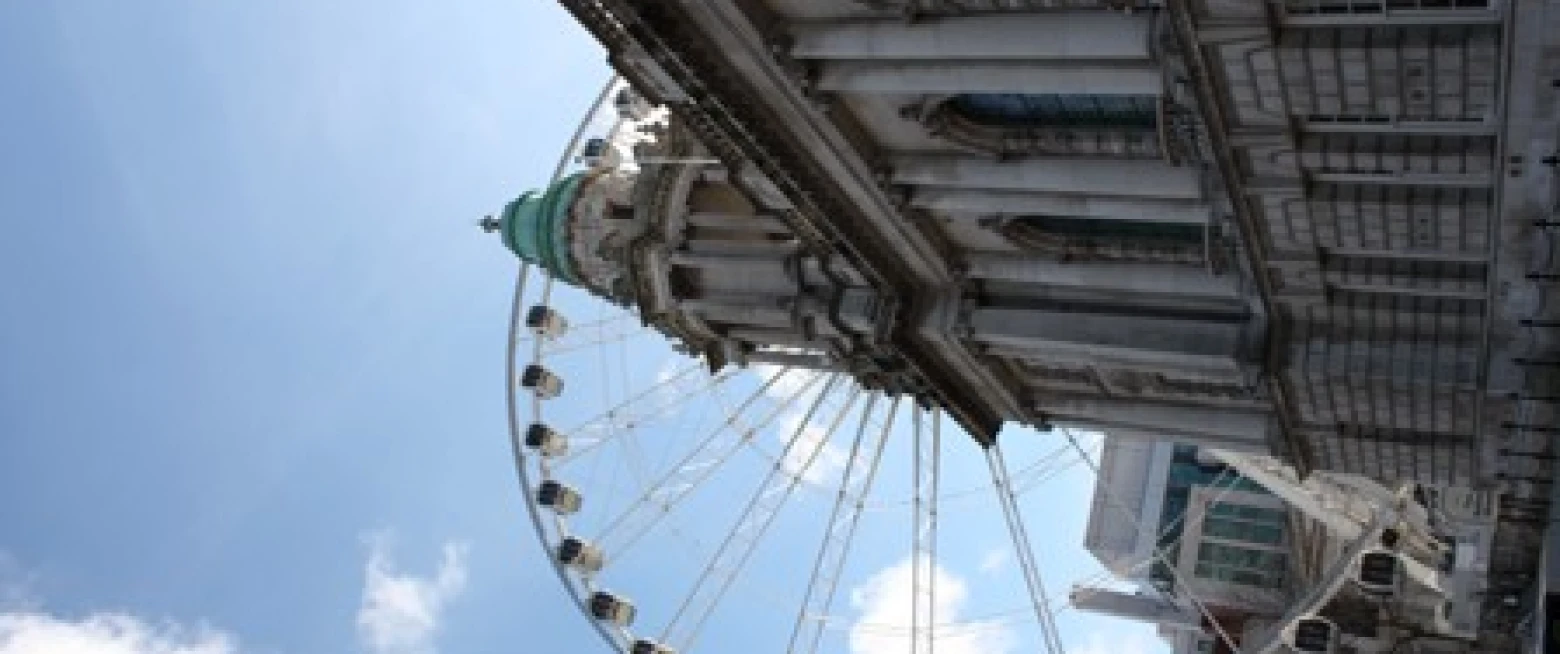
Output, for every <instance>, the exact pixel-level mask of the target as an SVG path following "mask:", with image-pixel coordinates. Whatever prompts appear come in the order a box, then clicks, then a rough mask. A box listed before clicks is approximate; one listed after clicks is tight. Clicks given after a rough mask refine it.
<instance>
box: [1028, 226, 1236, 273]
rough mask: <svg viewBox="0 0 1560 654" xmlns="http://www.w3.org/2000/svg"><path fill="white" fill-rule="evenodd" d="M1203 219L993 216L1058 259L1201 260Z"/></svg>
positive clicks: (1035, 248)
mask: <svg viewBox="0 0 1560 654" xmlns="http://www.w3.org/2000/svg"><path fill="white" fill-rule="evenodd" d="M1204 229H1205V226H1204V225H1199V224H1193V223H1152V222H1144V221H1132V220H1112V219H1098V218H1072V217H1062V216H1016V217H1012V218H1008V219H1005V220H1001V221H999V222H998V232H999V233H1001V234H1002V235H1003V236H1004V237H1006V238H1007V239H1008V240H1009V241H1011V242H1012V243H1013V244H1014V245H1017V246H1018V247H1021V248H1024V249H1026V250H1031V251H1034V252H1040V253H1045V254H1051V255H1055V256H1057V257H1059V258H1061V259H1062V260H1064V261H1154V262H1161V263H1182V264H1193V265H1204V264H1205V263H1206V262H1205V260H1204V256H1203V255H1204V251H1205V248H1204V247H1203V245H1204V240H1205V239H1206V238H1208V237H1207V236H1205V235H1204Z"/></svg>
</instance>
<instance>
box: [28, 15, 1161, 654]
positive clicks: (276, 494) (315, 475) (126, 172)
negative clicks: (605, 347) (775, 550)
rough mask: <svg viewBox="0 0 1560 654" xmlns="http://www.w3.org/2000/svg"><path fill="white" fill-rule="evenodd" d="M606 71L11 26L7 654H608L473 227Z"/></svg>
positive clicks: (536, 26)
mask: <svg viewBox="0 0 1560 654" xmlns="http://www.w3.org/2000/svg"><path fill="white" fill-rule="evenodd" d="M447 5H448V6H447ZM603 59H604V57H603V55H602V53H601V52H600V51H599V49H598V48H597V47H596V46H595V44H594V43H593V42H591V41H590V40H589V38H588V37H587V36H586V34H585V33H584V32H583V31H582V30H580V29H578V28H577V26H576V25H575V24H574V23H573V22H572V20H571V19H570V18H569V17H568V16H567V15H566V14H565V13H564V12H563V11H562V10H561V9H558V8H557V7H556V6H555V5H553V4H552V3H550V2H535V1H531V0H524V1H522V0H493V1H481V0H471V1H468V2H462V3H429V2H416V1H411V0H376V1H375V2H360V1H356V0H353V1H347V0H340V1H336V2H328V3H326V2H313V1H302V0H288V1H281V0H278V1H276V2H264V3H257V2H207V1H199V0H189V1H186V2H176V1H165V0H145V1H141V2H135V3H127V2H111V1H108V0H74V1H71V2H57V3H44V2H11V3H0V120H3V123H4V128H3V129H0V216H3V217H4V224H5V225H6V228H7V229H6V235H5V237H4V238H0V278H3V279H5V280H6V281H5V282H4V283H0V312H3V319H0V498H3V499H0V525H5V527H4V528H3V529H0V653H3V654H15V653H18V652H29V653H30V652H32V651H39V650H38V649H37V648H38V647H50V648H53V650H52V651H58V652H74V651H81V652H99V651H110V650H104V649H102V647H98V645H102V644H103V643H108V642H111V641H112V642H114V643H118V644H121V645H122V644H124V643H132V644H133V643H136V642H139V643H140V645H137V647H139V649H135V648H132V649H123V650H111V651H114V652H121V651H122V652H125V653H127V654H143V653H144V652H167V653H169V654H171V653H173V652H180V653H181V654H183V653H185V652H189V653H193V652H196V651H200V652H202V654H205V653H206V652H228V651H243V652H284V653H300V654H301V653H313V652H321V653H323V652H356V651H364V652H373V653H374V654H402V653H418V652H430V653H431V652H433V651H437V652H445V653H451V652H503V651H513V652H586V651H599V649H600V648H599V643H598V641H597V640H596V639H595V635H594V633H593V632H592V631H591V629H590V628H589V626H588V625H587V624H586V623H585V621H584V620H583V619H582V618H581V617H579V616H578V615H577V614H576V613H575V612H574V611H573V610H572V609H571V608H568V607H567V605H566V604H564V603H563V602H562V601H561V597H562V595H561V592H560V589H559V588H558V587H557V583H556V579H555V578H554V577H553V576H552V575H551V573H550V572H548V571H547V570H546V569H544V568H543V567H542V566H541V565H540V556H541V553H540V550H539V549H538V548H537V546H536V545H535V544H534V543H533V535H532V534H531V532H530V529H529V526H528V525H527V524H526V523H525V522H524V520H523V514H522V512H521V510H520V508H521V507H520V505H519V503H518V499H517V497H516V490H515V481H514V474H513V470H512V467H511V464H510V461H509V460H508V458H507V444H506V441H505V436H504V434H505V417H504V413H503V402H502V392H501V389H502V386H501V382H502V378H503V361H502V357H501V354H502V348H503V341H504V337H505V329H506V320H507V312H508V299H509V293H510V289H511V283H512V276H513V272H514V264H513V261H512V260H511V259H510V258H509V256H508V255H507V253H506V252H505V251H504V250H502V249H501V248H499V247H497V245H496V244H495V243H494V242H493V241H492V240H491V239H489V238H484V237H483V236H482V235H481V234H479V233H478V232H477V231H476V230H475V229H474V227H473V225H472V223H473V221H474V220H475V219H476V218H478V217H480V216H481V215H483V214H485V213H488V212H490V211H492V210H494V209H495V208H497V207H498V206H500V205H501V204H502V203H503V202H505V201H507V200H508V199H509V198H511V197H513V196H514V195H516V194H517V193H518V192H520V191H522V190H525V189H527V188H530V187H534V186H536V185H538V184H540V183H542V182H544V181H545V180H546V176H547V174H548V172H549V171H550V169H551V167H552V165H553V162H554V159H555V157H556V153H557V152H558V151H559V150H560V148H561V147H562V146H563V142H564V140H565V139H566V138H567V136H568V132H569V130H570V129H572V127H573V124H574V122H575V121H576V120H577V119H578V116H579V115H580V112H581V111H582V110H583V109H584V107H585V105H586V104H587V103H588V102H589V100H590V98H591V97H592V96H593V95H594V94H595V92H596V91H597V89H598V88H599V86H600V84H601V83H602V81H603V80H604V79H605V77H606V75H607V70H606V67H605V65H604V63H603ZM568 301H569V302H579V300H578V299H569V300H568ZM636 356H638V353H636ZM657 356H659V355H657ZM657 361H658V360H657ZM636 363H637V362H636ZM1086 484H1087V480H1083V481H1079V482H1076V483H1074V484H1073V486H1075V487H1076V488H1075V490H1079V489H1083V488H1086ZM1079 492H1081V490H1079ZM1079 510H1081V507H1079ZM1077 518H1078V516H1077V515H1074V516H1073V517H1072V519H1073V521H1074V522H1076V521H1077ZM1063 545H1065V547H1067V548H1070V549H1072V550H1078V549H1079V548H1078V547H1077V545H1076V542H1073V543H1065V544H1057V546H1058V547H1062V546H1063ZM887 547H888V546H886V545H885V548H887ZM887 552H888V550H887V549H885V555H884V557H883V558H885V560H892V559H893V558H894V557H893V556H890V555H889V554H888V553H887ZM1078 565H1080V566H1081V565H1083V564H1081V563H1080V564H1078ZM1053 581H1059V580H1053ZM972 583H973V582H972ZM1090 629H1091V627H1089V626H1087V625H1084V626H1081V627H1080V630H1079V631H1078V632H1077V633H1079V634H1081V635H1080V636H1079V638H1085V637H1089V636H1088V635H1089V634H1091V633H1093V632H1091V631H1090ZM29 630H30V631H29ZM137 630H139V631H137ZM176 632H177V633H176ZM18 634H22V635H23V636H26V637H27V638H34V639H38V638H51V637H54V638H76V640H73V641H72V640H53V641H50V640H26V639H23V638H22V636H19V635H18ZM40 634H41V635H40ZM51 634H52V635H51ZM105 634H107V635H106V636H105ZM727 634H728V636H729V637H732V638H738V639H740V637H741V634H740V629H736V630H731V629H728V630H727ZM7 638H11V640H10V641H7V640H6V639H7ZM93 638H99V639H98V640H93ZM105 638H106V639H107V640H104V639H105ZM223 639H226V641H223ZM1096 640H1097V639H1096ZM219 641H223V642H226V643H228V644H227V645H223V646H222V647H225V649H223V648H218V647H217V646H218V645H221V644H222V643H221V642H219ZM733 642H736V641H733ZM1091 642H1093V641H1091ZM1134 642H1138V641H1134ZM39 643H44V645H40V644H39ZM62 643H65V644H73V646H79V647H82V648H83V649H79V650H69V649H66V648H65V647H66V646H65V645H64V644H62ZM202 643H204V644H206V645H211V646H212V647H213V648H215V649H208V650H199V649H196V648H193V647H186V648H185V649H183V650H180V649H176V648H174V646H175V645H180V644H182V645H191V644H195V645H199V644H202ZM159 644H161V645H167V646H168V649H165V650H157V649H155V648H153V646H156V645H159ZM1080 644H1082V641H1080ZM1139 645H1141V642H1139ZM729 646H730V643H727V644H726V646H725V647H723V646H721V645H720V644H719V641H716V642H715V643H712V644H711V647H712V649H711V650H707V651H734V650H731V649H726V647H729ZM94 647H96V648H95V649H94ZM127 647H128V646H127ZM1096 649H1099V648H1096Z"/></svg>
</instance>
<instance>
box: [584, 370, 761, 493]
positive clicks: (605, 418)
mask: <svg viewBox="0 0 1560 654" xmlns="http://www.w3.org/2000/svg"><path fill="white" fill-rule="evenodd" d="M703 369H704V363H703V362H701V361H695V362H693V363H691V364H689V365H687V366H684V367H682V368H680V369H678V370H677V371H676V372H674V373H672V374H671V376H669V377H667V378H666V379H663V380H660V381H658V382H657V383H655V384H653V385H651V386H649V387H647V388H645V389H644V390H642V391H640V392H638V393H636V394H634V395H633V396H632V397H629V398H627V399H624V400H623V401H622V402H619V403H618V404H616V405H614V406H613V407H612V408H610V409H607V410H606V411H602V412H601V413H598V414H596V416H595V417H592V418H590V419H589V420H586V421H585V422H584V423H581V424H580V425H579V426H577V427H575V428H573V429H570V430H569V431H567V432H564V433H565V434H566V435H567V436H568V437H569V439H570V442H571V444H573V445H574V447H573V448H572V449H571V450H570V451H569V453H567V454H564V455H563V456H560V457H558V459H557V460H556V461H555V462H554V463H553V465H556V466H560V467H561V466H566V465H568V464H569V463H571V462H573V461H576V460H578V459H580V458H582V457H584V456H585V455H587V454H589V453H591V452H592V451H593V450H595V449H596V448H597V447H600V446H601V445H602V444H603V443H604V442H606V441H608V440H611V439H612V438H615V437H617V436H621V435H623V434H626V433H628V432H631V431H633V430H634V429H635V428H636V427H638V426H639V425H641V424H644V423H646V422H650V421H653V420H655V419H657V418H659V417H661V416H664V415H666V414H668V413H672V412H674V411H676V410H677V409H680V408H682V407H684V406H686V405H687V402H688V398H689V397H692V396H695V395H699V394H702V393H705V392H707V391H709V390H710V389H712V388H715V387H717V386H719V385H721V384H723V383H725V382H726V381H728V380H730V379H731V378H732V377H733V376H734V372H733V371H731V370H722V371H720V372H718V373H715V374H714V375H711V376H709V377H707V378H700V377H698V376H697V375H694V374H693V373H695V372H698V371H701V370H703ZM684 385H691V387H689V388H683V386H684ZM601 431H605V432H606V433H605V434H599V432H601Z"/></svg>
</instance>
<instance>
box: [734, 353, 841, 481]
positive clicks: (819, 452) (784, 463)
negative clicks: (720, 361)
mask: <svg viewBox="0 0 1560 654" xmlns="http://www.w3.org/2000/svg"><path fill="white" fill-rule="evenodd" d="M753 368H754V370H755V371H756V372H758V374H759V376H760V377H761V378H762V379H763V380H764V381H766V382H768V381H770V380H774V383H772V384H770V385H769V386H768V388H767V389H765V391H764V394H765V395H767V396H769V397H770V399H772V400H774V401H777V402H789V403H790V404H789V406H787V407H786V409H785V410H784V411H782V412H781V414H780V416H779V420H778V421H777V422H776V424H777V425H778V428H777V429H776V430H775V438H776V439H777V440H779V441H780V444H781V445H785V444H786V443H787V441H788V440H789V439H792V438H793V437H794V438H795V444H794V445H792V446H791V448H790V449H789V450H787V451H786V452H785V454H784V456H782V457H781V459H780V468H781V470H783V471H784V472H785V473H786V474H787V475H790V476H792V477H801V479H802V481H805V482H807V483H810V484H821V483H824V482H826V481H829V480H830V479H832V478H834V477H836V476H838V475H839V474H840V472H841V471H843V470H844V469H845V462H846V460H847V459H848V457H847V456H846V454H845V450H844V449H842V448H841V447H840V446H838V445H836V444H834V443H833V442H831V441H830V440H829V439H828V438H827V433H826V432H825V430H824V426H825V425H826V424H828V423H827V422H826V421H830V420H833V418H834V416H833V415H832V414H829V408H828V407H820V408H819V410H818V411H817V412H815V413H814V414H813V416H812V420H811V421H809V422H808V424H806V425H803V424H802V418H804V417H806V416H807V410H808V409H809V408H811V406H812V404H813V402H815V401H817V399H818V394H819V393H820V392H822V389H823V387H824V386H825V385H826V382H822V381H819V382H817V383H813V384H812V385H811V387H809V386H808V384H809V383H811V382H813V381H814V379H816V377H817V375H818V374H819V373H816V372H813V371H809V370H792V371H790V372H787V373H786V374H785V375H783V376H780V377H779V379H775V377H776V375H780V373H781V371H782V368H781V367H779V366H775V365H770V364H762V363H761V364H754V366H753ZM792 398H795V400H794V401H793V400H792ZM835 410H836V411H837V410H838V409H835ZM809 460H811V461H812V464H811V465H808V461H809Z"/></svg>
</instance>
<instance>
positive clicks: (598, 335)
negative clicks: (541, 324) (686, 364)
mask: <svg viewBox="0 0 1560 654" xmlns="http://www.w3.org/2000/svg"><path fill="white" fill-rule="evenodd" d="M621 321H622V324H616V323H608V324H601V325H597V326H595V327H594V328H593V329H591V330H590V331H583V330H582V329H581V328H578V327H576V328H574V329H570V330H569V334H568V335H567V336H564V337H563V338H560V339H558V340H556V341H547V342H545V343H544V344H543V346H542V353H543V354H546V355H547V356H558V355H562V354H568V353H570V352H575V351H578V350H583V349H585V348H588V347H597V346H601V345H609V344H613V343H617V342H620V341H626V340H628V339H630V338H633V337H635V336H641V335H643V334H644V328H643V327H642V326H640V325H639V324H638V323H637V322H634V321H631V320H627V319H621Z"/></svg>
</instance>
